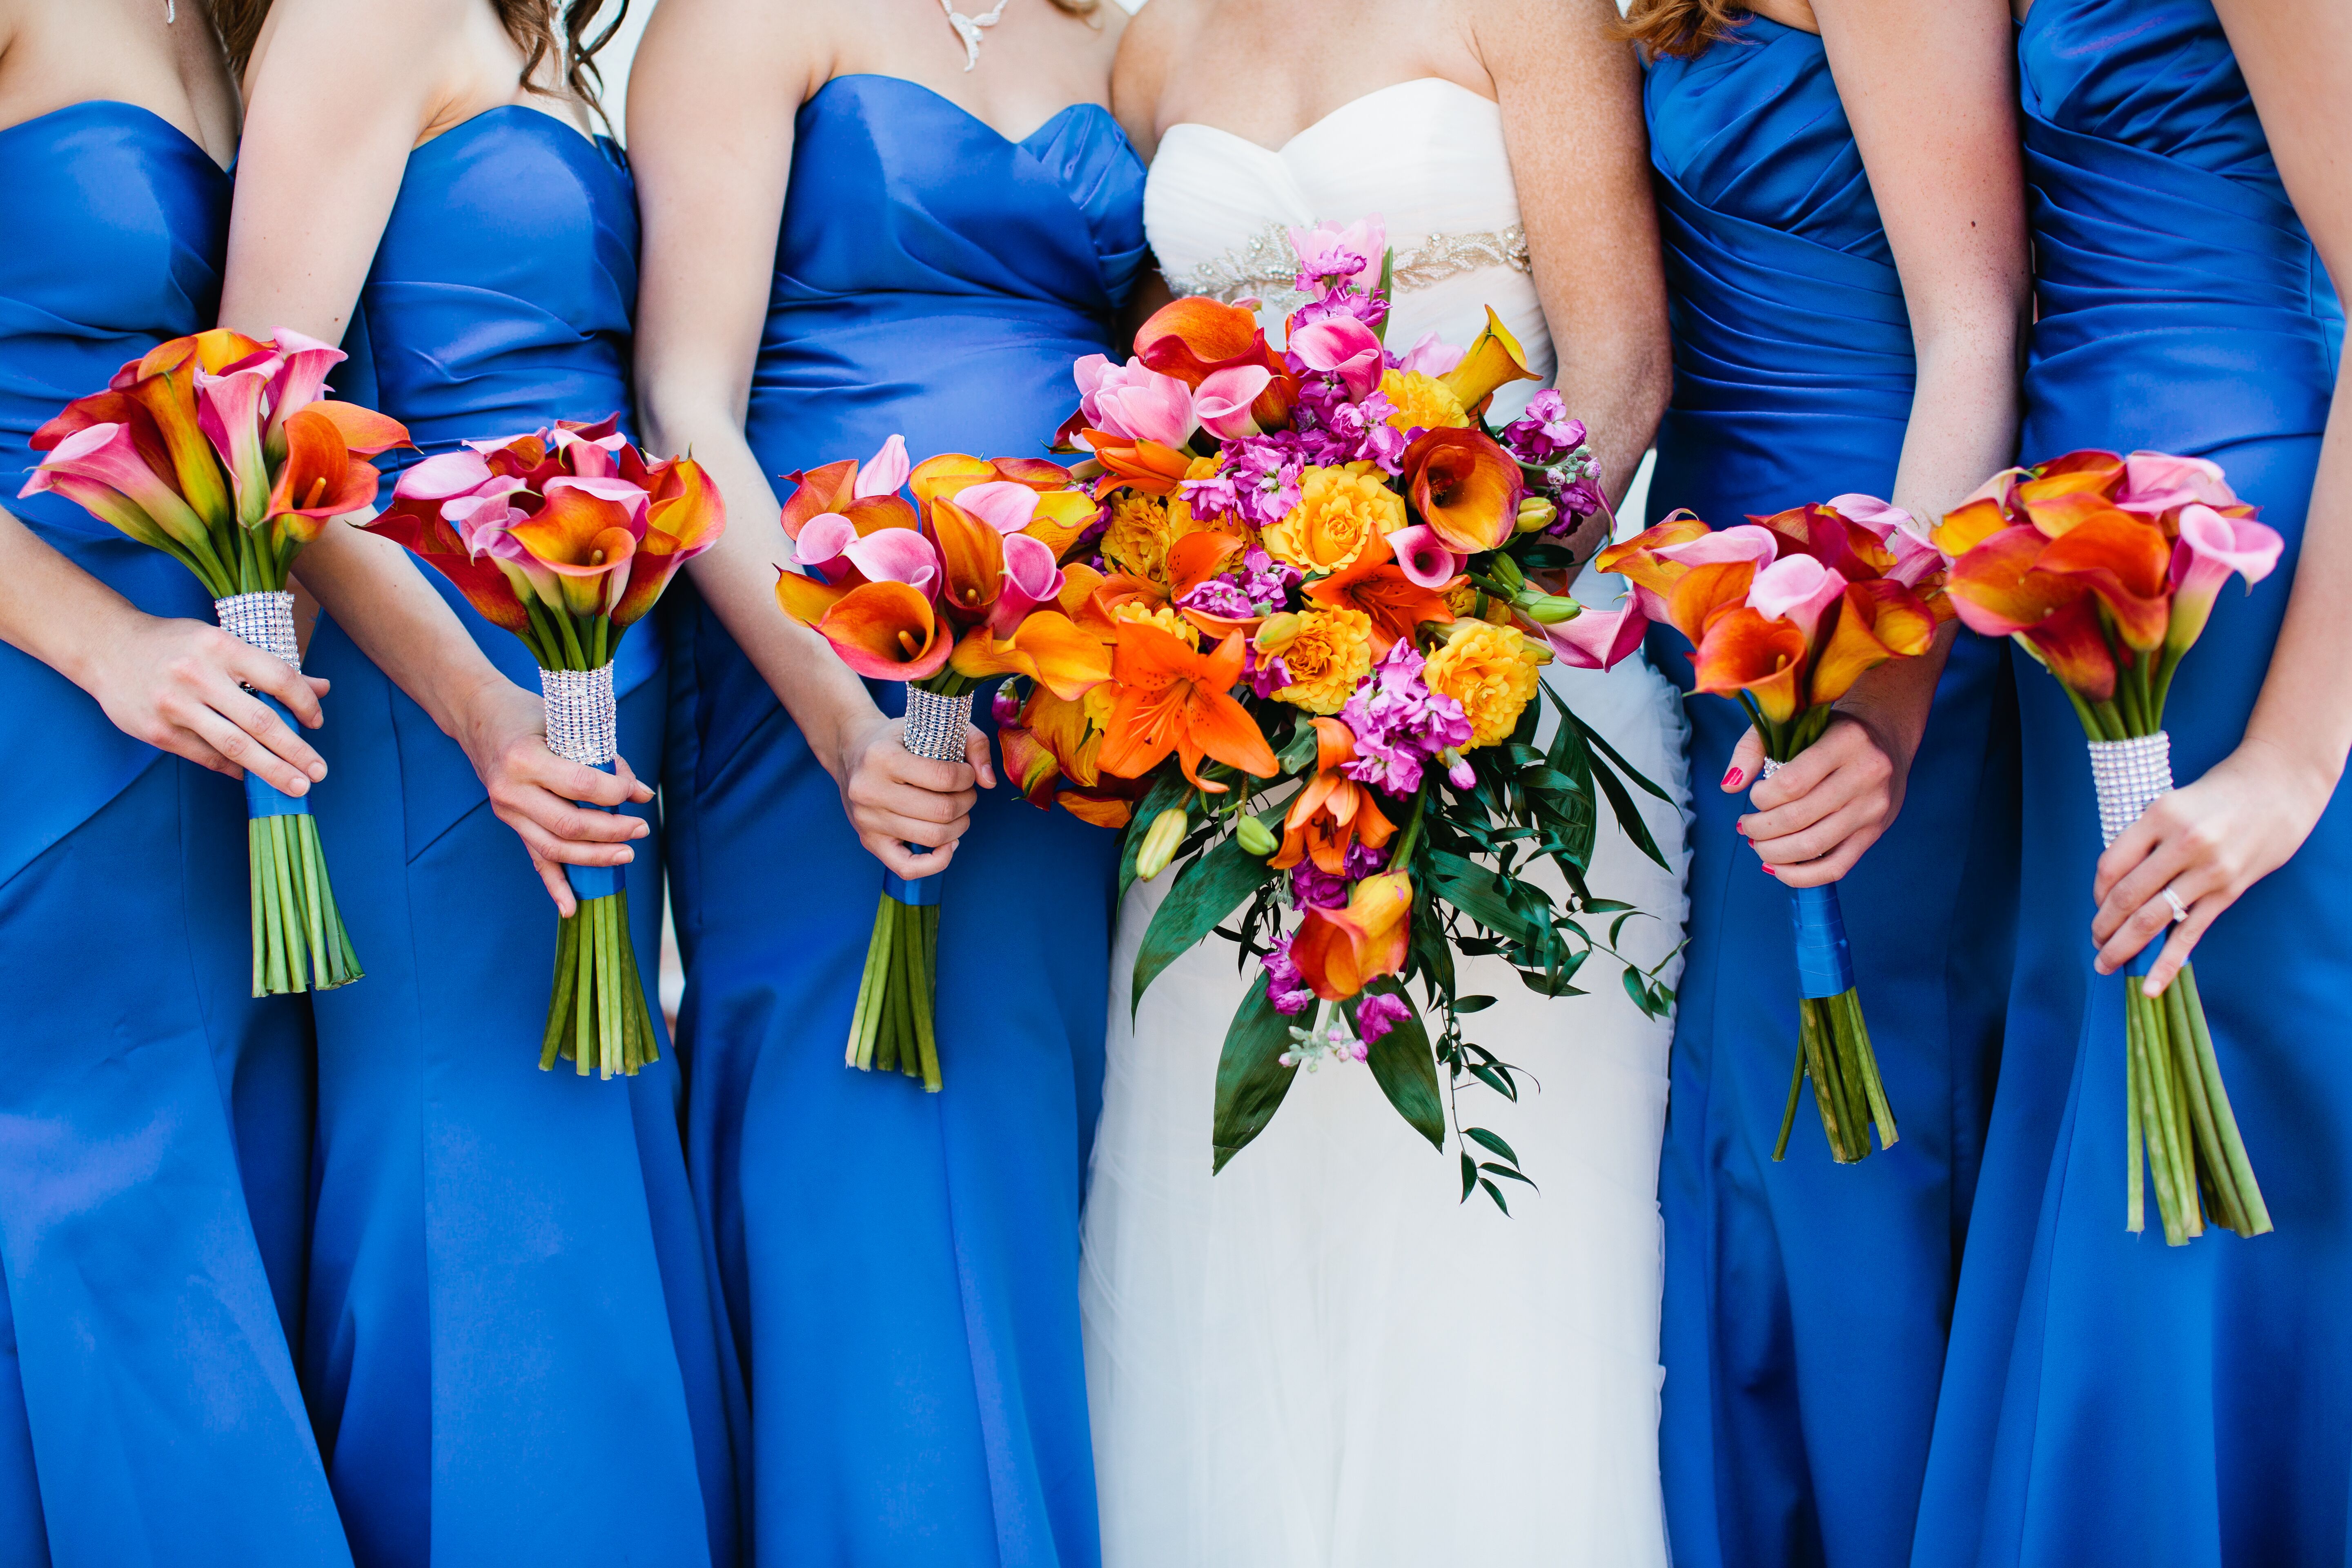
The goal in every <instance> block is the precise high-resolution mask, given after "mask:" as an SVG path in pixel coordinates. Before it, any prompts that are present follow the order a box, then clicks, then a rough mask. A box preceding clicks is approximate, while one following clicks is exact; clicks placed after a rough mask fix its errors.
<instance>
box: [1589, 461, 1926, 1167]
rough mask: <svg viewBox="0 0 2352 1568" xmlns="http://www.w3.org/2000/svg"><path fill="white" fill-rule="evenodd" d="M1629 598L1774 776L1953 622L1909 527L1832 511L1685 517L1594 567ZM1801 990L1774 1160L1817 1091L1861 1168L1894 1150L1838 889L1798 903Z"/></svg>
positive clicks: (1858, 509) (1883, 512)
mask: <svg viewBox="0 0 2352 1568" xmlns="http://www.w3.org/2000/svg"><path fill="white" fill-rule="evenodd" d="M1598 564H1599V565H1600V566H1601V568H1602V569H1603V570H1605V571H1612V572H1617V573H1620V574H1622V575H1623V576H1624V577H1625V578H1626V579H1627V581H1628V582H1630V583H1631V584H1633V608H1632V610H1631V611H1630V612H1629V614H1630V615H1632V616H1635V617H1638V618H1641V619H1644V620H1647V619H1656V620H1661V621H1664V622H1666V623H1667V624H1668V625H1670V626H1674V628H1675V630H1677V631H1679V632H1681V633H1682V634H1683V635H1684V636H1685V637H1688V638H1689V639H1690V641H1691V644H1692V646H1693V648H1694V649H1695V653H1694V659H1695V662H1696V668H1697V679H1696V683H1695V684H1696V687H1697V689H1699V690H1701V691H1709V692H1714V693H1716V694H1717V695H1718V696H1723V697H1727V698H1731V699H1733V700H1737V701H1738V703H1739V705H1740V706H1741V708H1742V709H1744V710H1746V712H1747V714H1748V722H1749V723H1750V724H1752V725H1754V726H1755V729H1756V732H1757V735H1758V736H1759V738H1760V739H1761V740H1762V742H1763V743H1764V753H1765V756H1766V758H1767V759H1768V760H1767V761H1766V763H1765V764H1764V773H1765V775H1766V776H1767V777H1769V776H1770V775H1771V774H1772V773H1777V772H1778V771H1780V768H1781V767H1782V766H1784V765H1786V764H1787V763H1790V761H1792V760H1794V759H1795V758H1796V756H1797V755H1798V754H1799V753H1800V752H1802V751H1804V749H1805V748H1806V747H1808V746H1810V745H1811V744H1812V743H1813V742H1815V741H1817V740H1819V739H1821V737H1822V733H1823V731H1826V730H1827V729H1828V727H1829V722H1830V719H1831V717H1832V712H1833V710H1832V704H1834V703H1835V702H1836V701H1837V700H1838V699H1839V698H1841V697H1843V696H1844V695H1845V694H1846V692H1847V691H1849V690H1851V689H1853V683H1854V682H1855V681H1856V680H1857V679H1860V678H1861V677H1862V676H1863V675H1864V673H1865V672H1866V671H1868V670H1871V669H1874V668H1877V667H1878V666H1879V665H1882V664H1885V663H1887V662H1888V661H1889V660H1892V659H1898V658H1916V657H1918V656H1919V655H1921V654H1924V653H1926V652H1927V648H1928V647H1929V645H1930V644H1931V643H1932V642H1933V641H1934V639H1935V635H1936V628H1937V625H1938V624H1939V623H1940V622H1942V621H1945V620H1948V619H1950V618H1951V614H1952V612H1951V609H1950V607H1949V605H1948V604H1947V602H1946V598H1945V594H1944V588H1943V578H1944V572H1943V567H1944V562H1943V557H1942V556H1941V555H1940V554H1939V553H1938V552H1937V550H1936V548H1935V546H1934V545H1933V544H1931V543H1930V542H1928V541H1927V537H1926V535H1925V531H1924V530H1923V529H1922V528H1921V527H1920V526H1919V524H1917V523H1916V521H1914V520H1913V519H1912V518H1911V516H1910V514H1909V513H1907V512H1906V511H1904V510H1901V509H1900V508H1897V507H1893V506H1889V505H1887V504H1886V503H1885V501H1882V500H1877V499H1875V498H1874V497H1871V496H1862V495H1844V496H1839V497H1837V498H1836V499H1835V500H1832V501H1830V502H1828V503H1827V504H1826V505H1821V506H1801V507H1793V508H1791V509H1790V510H1787V511H1784V512H1780V513H1778V514H1776V515H1774V516H1771V517H1763V518H1756V519H1753V520H1752V521H1748V522H1746V523H1742V524H1739V525H1738V526H1737V527H1732V528H1726V529H1722V530H1711V529H1709V528H1708V527H1707V525H1706V523H1705V522H1703V521H1700V520H1699V519H1697V518H1696V517H1693V516H1692V515H1691V514H1690V513H1688V512H1676V513H1675V515H1673V516H1672V517H1669V518H1667V519H1666V520H1665V521H1663V522H1660V523H1659V524H1657V526H1655V527H1654V528H1652V529H1651V530H1649V531H1647V532H1645V533H1643V534H1641V535H1639V536H1637V537H1635V538H1633V539H1630V540H1627V541H1626V542H1624V543H1622V544H1620V545H1615V546H1613V547H1612V548H1610V549H1608V550H1604V551H1602V552H1601V555H1600V557H1599V562H1598ZM1790 903H1791V913H1792V916H1793V921H1794V926H1795V937H1796V942H1795V946H1796V961H1797V980H1798V996H1799V1000H1798V1004H1797V1007H1798V1013H1797V1062H1796V1067H1795V1069H1794V1070H1793V1071H1792V1072H1791V1074H1790V1080H1789V1102H1788V1106H1787V1108H1786V1109H1785V1110H1783V1111H1782V1113H1781V1117H1780V1139H1779V1141H1778V1142H1776V1143H1775V1144H1774V1146H1773V1150H1772V1157H1773V1158H1774V1159H1775V1160H1779V1159H1781V1158H1784V1157H1785V1156H1786V1155H1787V1153H1788V1149H1789V1136H1790V1131H1792V1130H1793V1128H1794V1126H1795V1124H1796V1115H1797V1104H1798V1101H1799V1100H1800V1099H1801V1097H1802V1091H1803V1085H1804V1082H1805V1080H1806V1079H1811V1081H1812V1086H1813V1104H1814V1108H1815V1109H1816V1110H1819V1111H1820V1112H1821V1118H1822V1131H1823V1132H1824V1133H1826V1134H1827V1135H1828V1137H1829V1144H1830V1156H1831V1158H1832V1159H1833V1160H1835V1161H1836V1162H1837V1163H1840V1164H1852V1163H1854V1162H1856V1161H1858V1160H1861V1159H1863V1158H1864V1157H1865V1156H1867V1155H1868V1154H1869V1153H1870V1152H1871V1147H1870V1134H1871V1130H1872V1129H1873V1128H1875V1129H1876V1130H1877V1132H1878V1141H1879V1146H1880V1147H1881V1148H1885V1147H1887V1146H1889V1145H1891V1144H1893V1143H1894V1142H1895V1139H1896V1137H1897V1135H1898V1134H1897V1131H1896V1128H1895V1111H1894V1109H1893V1107H1891V1106H1890V1105H1889V1104H1888V1103H1887V1100H1886V1089H1885V1084H1884V1083H1883V1082H1882V1081H1881V1079H1880V1077H1879V1072H1878V1060H1877V1058H1876V1056H1875V1055H1874V1053H1873V1051H1872V1049H1871V1044H1870V1028H1869V1026H1868V1025H1867V1024H1865V1023H1864V1019H1863V1012H1862V998H1861V996H1860V995H1859V994H1858V993H1857V992H1856V991H1855V988H1854V981H1853V963H1852V960H1851V958H1850V956H1849V955H1848V952H1847V947H1846V937H1845V920H1844V916H1843V912H1842V911H1841V910H1840V909H1839V905H1838V896H1837V885H1836V884H1835V883H1833V882H1832V883H1827V884H1824V885H1823V886H1821V887H1818V888H1791V889H1790Z"/></svg>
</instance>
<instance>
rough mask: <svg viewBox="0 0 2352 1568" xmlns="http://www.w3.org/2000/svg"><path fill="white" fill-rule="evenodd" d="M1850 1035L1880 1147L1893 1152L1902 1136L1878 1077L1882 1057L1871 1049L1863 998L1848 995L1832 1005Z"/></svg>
mask: <svg viewBox="0 0 2352 1568" xmlns="http://www.w3.org/2000/svg"><path fill="white" fill-rule="evenodd" d="M1832 1006H1833V1007H1834V1008H1836V1009H1837V1011H1838V1014H1839V1016H1840V1018H1841V1020H1842V1022H1843V1025H1844V1026H1845V1029H1846V1031H1847V1039H1848V1041H1849V1042H1850V1044H1851V1046H1852V1047H1853V1058H1854V1067H1855V1069H1856V1073H1857V1076H1859V1077H1860V1079H1861V1080H1862V1087H1863V1091H1864V1094H1865V1095H1866V1096H1867V1097H1868V1098H1869V1100H1870V1115H1871V1120H1872V1121H1874V1122H1876V1123H1877V1125H1878V1145H1879V1147H1880V1148H1882V1149H1887V1148H1892V1147H1894V1145H1895V1143H1896V1142H1898V1141H1899V1140H1900V1139H1901V1137H1902V1134H1901V1132H1899V1131H1897V1130H1896V1128H1895V1108H1894V1107H1893V1106H1891V1105H1889V1104H1888V1103H1887V1102H1886V1085H1885V1081H1884V1080H1883V1079H1880V1077H1879V1076H1878V1054H1877V1052H1875V1051H1874V1050H1872V1049H1871V1046H1870V1026H1869V1025H1868V1024H1867V1023H1865V1022H1864V1019H1863V1016H1862V994H1861V993H1860V992H1859V991H1848V992H1845V993H1844V994H1842V995H1840V996H1837V997H1836V998H1834V999H1833V1000H1832Z"/></svg>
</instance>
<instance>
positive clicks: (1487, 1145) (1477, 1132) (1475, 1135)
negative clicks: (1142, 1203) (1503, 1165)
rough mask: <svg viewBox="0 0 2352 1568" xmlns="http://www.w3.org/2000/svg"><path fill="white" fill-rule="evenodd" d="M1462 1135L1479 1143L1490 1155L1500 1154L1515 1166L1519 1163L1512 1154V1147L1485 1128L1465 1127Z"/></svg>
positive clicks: (1516, 1157) (1517, 1158)
mask: <svg viewBox="0 0 2352 1568" xmlns="http://www.w3.org/2000/svg"><path fill="white" fill-rule="evenodd" d="M1462 1135H1463V1136H1464V1137H1465V1138H1468V1139H1471V1140H1472V1141H1474V1142H1476V1143H1478V1144H1479V1145H1480V1146H1481V1147H1483V1148H1484V1149H1486V1152H1488V1153H1492V1154H1500V1155H1501V1156H1502V1157H1503V1158H1504V1159H1506V1160H1508V1161H1509V1162H1510V1163H1512V1164H1514V1165H1516V1164H1517V1163H1519V1157H1518V1156H1517V1154H1515V1153H1513V1152H1511V1146H1510V1145H1509V1144H1508V1143H1506V1142H1503V1141H1502V1140H1501V1139H1500V1138H1498V1137H1496V1135H1495V1134H1494V1133H1492V1132H1489V1131H1486V1129H1485V1128H1483V1127H1465V1128H1464V1129H1463V1130H1462Z"/></svg>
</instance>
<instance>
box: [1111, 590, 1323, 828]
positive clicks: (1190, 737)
mask: <svg viewBox="0 0 2352 1568" xmlns="http://www.w3.org/2000/svg"><path fill="white" fill-rule="evenodd" d="M1117 635H1118V649H1117V651H1116V652H1115V653H1114V654H1113V655H1112V658H1111V676H1112V679H1115V680H1117V681H1118V686H1119V692H1118V704H1117V706H1115V707H1114V708H1113V709H1112V710H1111V715H1110V720H1109V722H1108V725H1106V727H1105V728H1106V731H1107V736H1106V739H1105V741H1104V743H1103V750H1102V758H1101V765H1102V768H1103V771H1104V772H1106V773H1116V774H1118V775H1119V776H1121V777H1124V778H1139V777H1140V776H1142V775H1143V774H1144V773H1148V772H1150V770H1151V769H1152V768H1153V767H1155V766H1157V765H1158V764H1159V763H1160V761H1161V759H1163V758H1165V757H1166V756H1167V755H1168V753H1169V752H1175V753H1176V754H1177V756H1178V758H1179V759H1180V760H1181V763H1182V765H1183V769H1184V776H1185V778H1186V779H1188V780H1190V781H1191V782H1192V784H1193V785H1194V786H1195V787H1197V788H1200V789H1202V790H1206V791H1208V792H1209V793H1211V794H1214V795H1222V794H1223V793H1224V791H1225V786H1224V785H1223V784H1212V783H1206V782H1204V781H1203V780H1202V778H1201V775H1200V765H1201V759H1202V757H1203V756H1209V757H1214V758H1215V759H1216V760H1217V761H1219V762H1221V763H1225V764H1226V765H1227V766H1229V767H1234V768H1239V769H1240V770H1241V771H1242V772H1244V773H1249V774H1252V775H1254V776H1255V777H1257V778H1262V779H1267V778H1272V777H1274V776H1275V774H1276V773H1278V772H1280V771H1281V766H1280V764H1279V763H1276V761H1275V756H1274V752H1273V750H1272V749H1271V748H1269V747H1268V746H1267V745H1266V743H1265V736H1264V735H1262V734H1260V733H1259V732H1258V727H1257V722H1256V721H1255V720H1253V719H1252V718H1251V717H1250V716H1249V710H1247V709H1245V708H1244V707H1243V706H1242V705H1241V704H1240V703H1239V702H1237V701H1235V700H1234V696H1233V689H1234V686H1235V685H1236V684H1237V683H1238V682H1239V681H1240V679H1241V674H1242V658H1243V642H1242V638H1241V637H1240V636H1239V635H1238V634H1236V635H1234V636H1233V637H1227V638H1225V640H1224V641H1223V642H1222V643H1219V644H1218V645H1217V646H1216V647H1214V648H1213V649H1212V650H1209V651H1207V652H1203V651H1202V650H1200V649H1196V648H1192V647H1186V646H1185V645H1184V644H1183V643H1182V642H1181V641H1179V640H1178V639H1177V638H1175V637H1171V636H1170V635H1169V634H1168V633H1166V632H1164V631H1161V630H1160V628H1159V627H1157V626H1143V625H1140V624H1138V623H1136V622H1133V621H1127V622H1122V623H1120V625H1119V626H1118V634H1117Z"/></svg>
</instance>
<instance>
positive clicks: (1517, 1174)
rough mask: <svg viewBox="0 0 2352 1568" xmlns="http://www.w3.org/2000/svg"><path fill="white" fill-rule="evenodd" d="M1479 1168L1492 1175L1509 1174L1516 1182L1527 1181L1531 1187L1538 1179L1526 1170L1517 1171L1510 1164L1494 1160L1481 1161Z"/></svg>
mask: <svg viewBox="0 0 2352 1568" xmlns="http://www.w3.org/2000/svg"><path fill="white" fill-rule="evenodd" d="M1478 1168H1479V1169H1480V1170H1482V1171H1484V1172H1486V1173H1487V1174H1488V1175H1490V1176H1507V1177H1509V1178H1510V1179H1511V1180H1512V1181H1515V1182H1525V1183H1526V1184H1528V1185H1529V1186H1531V1187H1532V1186H1534V1185H1535V1184H1536V1179H1535V1178H1534V1177H1533V1176H1530V1175H1528V1173H1526V1172H1525V1171H1515V1170H1513V1169H1512V1168H1511V1167H1510V1166H1508V1165H1505V1164H1500V1163H1496V1161H1493V1160H1483V1161H1481V1162H1479V1164H1478Z"/></svg>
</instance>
